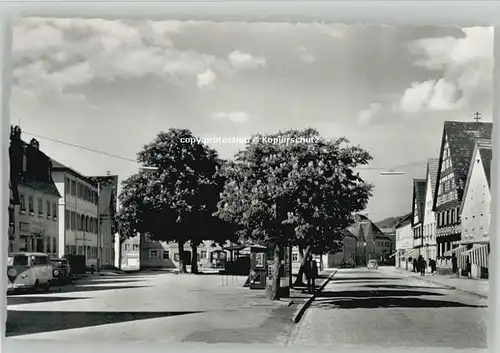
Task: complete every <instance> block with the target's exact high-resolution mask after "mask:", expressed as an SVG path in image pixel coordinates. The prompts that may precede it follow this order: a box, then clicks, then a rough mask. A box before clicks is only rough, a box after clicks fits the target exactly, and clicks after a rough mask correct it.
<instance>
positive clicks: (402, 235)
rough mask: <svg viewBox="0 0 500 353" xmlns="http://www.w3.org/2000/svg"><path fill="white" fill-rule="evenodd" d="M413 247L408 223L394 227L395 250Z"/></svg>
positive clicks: (411, 233)
mask: <svg viewBox="0 0 500 353" xmlns="http://www.w3.org/2000/svg"><path fill="white" fill-rule="evenodd" d="M412 248H413V230H412V228H411V224H410V223H408V224H406V225H405V226H403V227H400V228H396V250H402V249H412Z"/></svg>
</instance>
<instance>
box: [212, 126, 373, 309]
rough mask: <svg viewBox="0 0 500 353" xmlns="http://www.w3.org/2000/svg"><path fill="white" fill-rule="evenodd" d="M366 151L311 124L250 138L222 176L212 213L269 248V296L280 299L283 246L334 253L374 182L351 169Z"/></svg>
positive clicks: (366, 155) (365, 158) (362, 161)
mask: <svg viewBox="0 0 500 353" xmlns="http://www.w3.org/2000/svg"><path fill="white" fill-rule="evenodd" d="M371 158H372V157H371V156H370V154H369V153H368V152H367V151H365V150H363V149H362V148H360V147H358V146H353V145H350V144H349V141H348V140H347V139H345V138H339V139H337V140H334V141H330V140H327V139H324V138H322V137H321V136H320V135H319V133H318V132H317V131H316V130H314V129H305V130H299V131H297V130H289V131H285V132H279V133H276V134H271V135H256V136H254V137H253V138H252V139H251V141H250V142H249V143H248V144H247V146H246V148H245V149H244V150H242V151H240V152H239V153H238V154H237V155H236V158H235V160H234V161H233V162H231V163H228V164H227V165H226V166H225V168H224V169H223V171H222V173H223V175H224V177H225V178H226V184H225V188H224V191H223V193H222V196H221V201H220V203H219V210H218V211H217V215H218V216H219V217H221V218H222V219H224V220H226V221H229V222H233V223H236V224H239V225H240V227H241V232H242V235H244V236H246V237H248V238H250V239H251V240H252V241H255V242H259V243H261V244H270V245H272V246H273V247H274V255H273V257H274V259H273V264H274V265H273V268H272V274H273V275H272V278H273V282H272V286H270V287H268V295H269V298H270V299H273V300H275V299H278V298H279V283H280V260H281V259H282V258H283V254H282V253H281V252H282V248H283V247H285V246H288V245H292V246H299V247H300V249H302V250H303V252H304V251H305V254H303V255H304V256H303V257H304V258H305V257H306V256H307V253H308V252H310V251H311V249H316V250H317V251H336V250H337V249H339V247H340V242H341V240H342V234H343V230H344V229H345V228H346V227H348V226H349V225H350V224H351V223H352V221H353V215H354V213H355V212H358V211H361V210H363V209H364V208H365V207H366V204H367V202H368V198H369V197H370V196H371V189H372V186H371V185H370V184H368V183H366V182H365V181H364V180H363V179H362V178H361V177H360V176H359V174H358V173H356V172H355V171H354V168H355V167H357V166H359V165H364V164H367V163H368V162H369V161H370V160H371Z"/></svg>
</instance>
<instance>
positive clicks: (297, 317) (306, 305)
mask: <svg viewBox="0 0 500 353" xmlns="http://www.w3.org/2000/svg"><path fill="white" fill-rule="evenodd" d="M337 272H338V269H335V270H334V271H332V273H331V275H330V276H328V278H327V279H326V280H324V281H323V283H322V284H321V285H320V286H319V288H318V290H317V291H316V292H315V293H314V294H313V295H311V297H309V299H307V301H306V302H305V303H304V304H303V305H302V307H301V308H300V310H299V311H298V312H297V314H295V317H294V318H293V323H295V324H297V323H298V322H299V321H300V319H302V316H304V313H305V312H306V310H307V309H308V308H309V307H310V306H311V304H312V302H313V301H314V299H316V297H317V296H318V293H320V292H321V291H322V290H323V289H324V288H325V287H326V285H327V284H328V282H330V280H331V279H332V278H333V276H335V274H336V273H337Z"/></svg>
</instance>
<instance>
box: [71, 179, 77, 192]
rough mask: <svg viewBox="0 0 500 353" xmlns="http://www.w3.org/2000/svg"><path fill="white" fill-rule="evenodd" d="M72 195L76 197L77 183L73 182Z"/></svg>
mask: <svg viewBox="0 0 500 353" xmlns="http://www.w3.org/2000/svg"><path fill="white" fill-rule="evenodd" d="M71 195H73V196H76V181H74V180H71Z"/></svg>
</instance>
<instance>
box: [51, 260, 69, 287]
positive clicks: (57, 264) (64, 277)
mask: <svg viewBox="0 0 500 353" xmlns="http://www.w3.org/2000/svg"><path fill="white" fill-rule="evenodd" d="M50 263H51V264H52V283H53V284H68V283H71V282H72V280H73V273H72V272H71V266H70V264H69V261H68V260H67V259H60V258H53V259H50Z"/></svg>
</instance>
